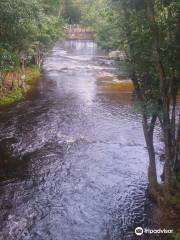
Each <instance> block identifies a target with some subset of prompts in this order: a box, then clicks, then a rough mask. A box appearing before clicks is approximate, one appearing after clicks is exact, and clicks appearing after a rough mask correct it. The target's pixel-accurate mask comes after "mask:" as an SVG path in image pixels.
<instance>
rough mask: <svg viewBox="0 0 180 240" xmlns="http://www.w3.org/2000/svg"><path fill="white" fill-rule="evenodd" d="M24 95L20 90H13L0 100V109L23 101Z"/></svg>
mask: <svg viewBox="0 0 180 240" xmlns="http://www.w3.org/2000/svg"><path fill="white" fill-rule="evenodd" d="M23 97H24V95H23V92H22V89H21V88H18V87H17V88H15V89H14V90H13V91H12V92H11V93H9V94H8V95H7V96H4V97H2V98H1V99H0V107H4V106H9V105H11V104H13V103H15V102H18V101H20V100H21V99H23Z"/></svg>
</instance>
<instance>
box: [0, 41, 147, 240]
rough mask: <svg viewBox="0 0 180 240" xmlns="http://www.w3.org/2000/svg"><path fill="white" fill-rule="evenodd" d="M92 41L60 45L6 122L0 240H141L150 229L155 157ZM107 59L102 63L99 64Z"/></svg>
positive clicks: (3, 117) (1, 118)
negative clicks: (137, 236)
mask: <svg viewBox="0 0 180 240" xmlns="http://www.w3.org/2000/svg"><path fill="white" fill-rule="evenodd" d="M103 54H104V53H102V52H101V51H99V50H98V49H97V46H96V44H95V43H94V42H92V41H67V42H65V43H64V44H57V45H56V46H55V47H54V49H53V51H52V53H51V54H50V55H49V56H48V57H47V58H46V61H45V63H44V72H43V75H42V77H41V79H40V81H39V84H38V86H37V88H36V90H35V91H34V92H33V93H32V94H31V95H30V96H28V97H27V99H25V100H24V101H22V102H21V103H18V104H17V105H16V106H12V107H10V108H8V109H6V110H4V111H3V112H1V114H0V151H1V154H0V157H1V158H3V159H4V164H2V166H1V182H0V206H1V208H0V239H3V240H4V239H5V240H6V239H15V240H18V239H23V240H27V239H28V240H29V239H31V240H51V239H52V240H121V239H134V234H133V232H134V228H135V227H136V226H146V224H148V216H149V211H150V209H151V204H150V201H149V200H148V196H147V194H146V189H147V165H148V156H147V152H146V149H145V143H144V137H143V132H142V127H141V120H140V117H139V116H138V114H135V113H133V111H132V106H131V103H132V99H131V98H132V97H131V94H129V93H122V92H121V93H120V92H118V91H116V90H111V89H107V88H105V87H103V83H102V82H98V80H96V76H97V74H98V72H101V71H109V72H113V71H115V69H114V66H113V64H112V63H111V62H110V61H108V60H106V59H105V58H102V55H103ZM100 56H101V57H100Z"/></svg>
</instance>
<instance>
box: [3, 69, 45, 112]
mask: <svg viewBox="0 0 180 240" xmlns="http://www.w3.org/2000/svg"><path fill="white" fill-rule="evenodd" d="M40 75H41V68H40V67H38V66H32V67H28V68H26V70H25V74H22V72H20V71H19V72H12V73H8V74H7V76H6V77H5V80H4V83H3V85H2V87H1V90H0V108H2V107H6V106H9V105H12V104H14V103H16V102H18V101H20V100H22V99H23V98H24V97H25V95H26V94H27V93H28V92H29V91H30V90H31V89H32V88H33V87H34V85H35V84H36V81H37V80H38V79H39V77H40Z"/></svg>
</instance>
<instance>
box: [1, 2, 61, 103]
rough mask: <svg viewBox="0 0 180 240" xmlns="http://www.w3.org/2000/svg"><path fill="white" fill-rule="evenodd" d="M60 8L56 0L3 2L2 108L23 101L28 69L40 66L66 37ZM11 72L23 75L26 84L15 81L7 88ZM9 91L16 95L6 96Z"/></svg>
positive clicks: (22, 78)
mask: <svg viewBox="0 0 180 240" xmlns="http://www.w3.org/2000/svg"><path fill="white" fill-rule="evenodd" d="M58 6H59V8H60V2H59V1H56V0H52V1H45V0H14V1H11V0H2V1H0V10H1V11H0V86H1V93H0V96H3V98H2V99H1V105H4V104H5V103H11V102H13V101H14V100H18V99H20V98H21V96H22V94H20V93H22V91H21V90H20V88H22V86H24V85H25V83H24V80H25V79H26V77H24V76H25V74H26V68H27V67H29V66H33V65H35V66H38V67H40V66H41V64H42V61H43V57H44V53H45V52H46V51H48V49H49V48H50V47H51V46H52V45H53V43H54V42H55V41H56V40H57V39H58V38H60V37H62V36H63V26H64V23H65V21H64V19H63V18H62V17H61V16H60V15H58V14H59V12H58V10H57V9H58ZM32 70H33V68H32ZM32 70H31V73H32V72H33V71H32ZM10 72H11V73H12V72H18V73H20V75H21V76H22V77H21V80H22V81H18V82H19V85H18V86H15V85H16V84H14V83H15V82H16V81H17V79H16V78H15V79H14V81H12V86H10V88H7V87H6V85H7V84H6V82H7V81H9V79H8V74H9V73H10ZM28 78H29V75H28ZM7 90H8V91H7ZM9 90H12V92H10V96H6V93H7V92H8V94H9Z"/></svg>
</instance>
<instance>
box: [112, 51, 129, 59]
mask: <svg viewBox="0 0 180 240" xmlns="http://www.w3.org/2000/svg"><path fill="white" fill-rule="evenodd" d="M109 58H110V59H115V60H116V59H119V60H124V59H125V58H126V56H125V53H124V52H122V51H118V50H117V51H112V52H110V53H109Z"/></svg>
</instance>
